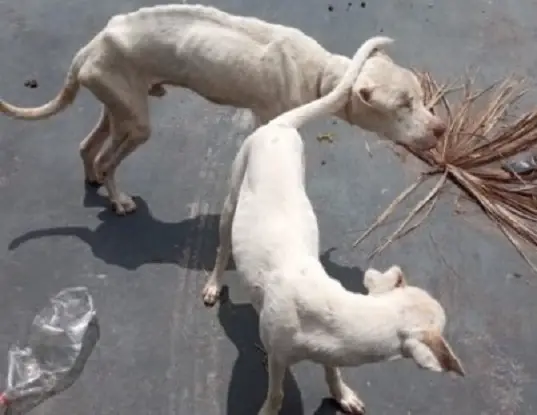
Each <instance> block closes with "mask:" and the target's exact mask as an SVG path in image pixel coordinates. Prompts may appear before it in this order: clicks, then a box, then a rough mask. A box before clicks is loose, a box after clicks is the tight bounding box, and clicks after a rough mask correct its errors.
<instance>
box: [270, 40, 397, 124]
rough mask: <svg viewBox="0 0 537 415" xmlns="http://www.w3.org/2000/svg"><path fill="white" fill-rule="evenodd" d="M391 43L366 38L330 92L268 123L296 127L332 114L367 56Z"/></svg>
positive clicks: (345, 96)
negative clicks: (320, 116) (325, 114)
mask: <svg viewBox="0 0 537 415" xmlns="http://www.w3.org/2000/svg"><path fill="white" fill-rule="evenodd" d="M391 43H393V39H392V38H389V37H386V36H375V37H372V38H370V39H368V40H367V41H365V42H364V43H363V44H362V46H360V48H359V49H358V50H357V51H356V53H355V54H354V56H353V58H352V61H351V63H350V64H349V67H348V69H347V71H346V72H345V74H344V75H343V77H342V78H341V81H340V82H339V84H338V85H337V86H336V87H335V88H334V89H333V90H332V91H331V92H330V93H328V94H327V95H325V96H324V97H321V98H318V99H316V100H315V101H312V102H310V103H308V104H305V105H302V106H300V107H297V108H293V109H292V110H290V111H287V112H285V113H283V114H281V115H279V116H278V117H276V118H274V119H273V120H272V121H270V123H269V124H283V125H286V126H290V127H293V128H297V129H298V128H300V127H301V126H302V125H304V124H305V123H307V122H308V121H310V120H312V119H314V118H316V117H318V116H319V115H321V114H324V113H327V114H332V113H334V112H336V111H337V110H339V109H340V108H341V107H342V106H343V105H345V102H346V100H347V93H348V91H349V89H350V88H351V87H352V85H353V83H354V82H355V81H356V78H357V77H358V75H359V73H360V70H361V69H362V67H363V66H364V63H365V61H366V60H367V58H369V56H370V55H371V53H373V52H374V51H375V50H376V49H380V48H381V47H383V46H386V45H389V44H391Z"/></svg>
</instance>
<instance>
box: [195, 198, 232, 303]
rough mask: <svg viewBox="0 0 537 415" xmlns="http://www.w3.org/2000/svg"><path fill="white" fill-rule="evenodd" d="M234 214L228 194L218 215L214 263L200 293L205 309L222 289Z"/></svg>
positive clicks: (229, 252)
mask: <svg viewBox="0 0 537 415" xmlns="http://www.w3.org/2000/svg"><path fill="white" fill-rule="evenodd" d="M234 214H235V204H234V203H233V200H232V195H231V194H229V195H228V196H227V197H226V201H225V202H224V207H223V208H222V213H221V215H220V225H219V233H220V242H219V246H218V250H217V254H216V262H215V265H214V268H213V271H212V272H211V274H210V275H209V278H208V279H207V282H206V283H205V287H204V288H203V292H202V297H203V303H204V304H205V305H206V306H207V307H212V306H213V305H215V304H216V301H217V300H218V296H219V295H220V290H221V289H222V277H223V274H224V271H225V270H226V266H227V264H228V262H229V256H230V254H231V224H232V222H233V215H234Z"/></svg>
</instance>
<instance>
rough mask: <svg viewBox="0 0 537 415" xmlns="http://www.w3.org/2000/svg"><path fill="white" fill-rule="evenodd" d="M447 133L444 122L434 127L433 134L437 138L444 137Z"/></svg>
mask: <svg viewBox="0 0 537 415" xmlns="http://www.w3.org/2000/svg"><path fill="white" fill-rule="evenodd" d="M445 132H446V124H444V123H443V122H439V123H436V124H435V125H434V126H433V134H434V136H435V137H436V138H440V137H442V136H443V135H444V133H445Z"/></svg>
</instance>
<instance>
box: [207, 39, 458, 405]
mask: <svg viewBox="0 0 537 415" xmlns="http://www.w3.org/2000/svg"><path fill="white" fill-rule="evenodd" d="M389 42H390V39H389V38H382V37H380V38H379V37H376V38H372V39H370V40H368V41H367V42H365V43H364V45H363V46H362V47H361V48H360V49H359V50H358V52H357V53H356V55H355V58H354V60H353V63H352V64H351V65H349V66H348V67H349V69H348V71H347V72H346V73H345V75H344V76H343V78H342V81H341V83H340V84H339V85H338V86H336V87H335V89H333V90H332V92H330V93H329V94H328V95H326V96H324V97H323V98H321V99H318V100H316V101H313V102H311V103H309V104H306V105H304V106H301V107H298V108H296V109H293V110H291V111H289V112H287V113H284V114H283V115H280V116H278V117H277V118H275V119H274V120H273V121H270V122H269V123H268V124H266V125H264V126H262V127H261V128H259V129H258V130H257V131H255V132H254V133H253V134H252V135H250V136H249V137H248V138H247V139H246V140H245V142H244V143H243V145H242V147H241V148H240V150H239V152H238V154H237V156H236V158H235V160H234V162H233V166H232V172H231V182H230V190H229V194H228V196H227V198H226V201H225V203H224V207H223V211H222V216H221V219H220V246H219V249H218V255H217V259H216V264H215V268H214V270H213V272H212V273H211V275H210V276H209V278H208V281H207V283H206V285H205V287H204V289H203V300H204V302H205V304H206V305H209V306H210V305H214V304H215V302H216V300H217V298H218V295H219V292H220V290H221V284H222V281H221V280H222V275H223V272H224V269H225V266H226V264H227V261H228V259H229V255H230V249H231V250H232V251H233V257H234V260H235V263H236V266H237V270H238V272H239V274H240V275H241V276H242V278H243V280H244V282H245V284H246V286H247V288H248V290H249V292H250V300H251V302H252V304H253V306H254V308H255V309H256V311H257V312H258V313H259V326H260V336H261V340H262V342H263V345H264V347H265V349H266V351H267V353H268V372H269V388H268V393H267V398H266V400H265V403H264V404H263V407H262V409H261V411H260V414H261V415H276V414H277V413H278V412H279V409H280V406H281V401H282V398H283V391H282V382H283V378H284V373H285V370H286V368H287V367H288V366H289V365H292V364H294V363H296V362H298V361H301V360H305V359H308V360H312V361H314V362H317V363H320V364H322V365H323V366H324V369H325V376H326V381H327V383H328V387H329V389H330V392H331V394H332V396H333V397H334V398H335V399H336V400H337V402H339V404H340V405H341V406H342V407H343V409H345V410H346V411H347V412H350V413H353V414H362V413H363V412H364V404H363V403H362V401H361V400H360V398H359V397H358V396H357V395H356V394H355V393H354V392H353V391H352V390H351V389H350V388H349V387H348V386H347V385H346V384H345V383H344V382H343V380H342V377H341V374H340V371H339V370H338V369H337V367H340V366H357V365H361V364H364V363H370V362H377V361H383V360H393V359H397V358H401V357H411V358H413V359H414V360H415V361H416V363H417V364H418V365H419V366H421V367H424V368H427V369H430V370H433V371H454V372H457V373H459V374H461V375H463V373H464V372H463V369H462V366H461V364H460V362H459V360H458V359H457V357H456V356H455V355H454V354H453V352H452V351H451V349H450V347H449V345H448V344H447V342H446V341H445V340H444V339H443V337H442V334H441V333H442V331H443V329H444V325H445V320H446V318H445V314H444V310H443V309H442V307H441V306H440V304H439V303H438V302H437V301H436V300H434V299H433V298H432V297H431V296H430V295H429V294H427V293H426V292H425V291H423V290H421V289H419V288H416V287H409V286H407V285H406V282H405V278H404V276H403V274H402V272H401V270H400V269H399V268H397V267H392V268H391V269H390V270H388V271H387V272H386V273H385V274H384V275H383V276H382V275H380V276H379V273H378V271H375V270H369V271H368V272H367V275H366V278H365V284H366V285H367V287H368V288H369V290H370V292H371V295H361V294H355V293H353V292H349V291H347V290H345V288H343V286H342V285H341V284H340V283H339V282H338V281H336V280H334V279H332V278H330V277H329V276H328V275H327V274H326V272H325V270H324V269H323V266H322V265H321V263H320V261H319V235H318V227H317V219H316V217H315V214H314V212H313V208H312V206H311V203H310V201H309V199H308V197H307V195H306V191H305V186H304V181H305V164H304V150H303V142H302V139H301V137H300V135H299V133H298V131H297V129H298V128H299V127H300V126H301V125H303V124H304V123H305V122H307V121H308V120H311V119H312V118H314V117H316V116H319V115H322V114H323V113H331V112H335V111H337V110H338V109H339V108H341V106H343V105H345V102H346V96H347V93H348V91H349V90H350V89H351V87H352V84H353V81H354V79H355V77H356V75H357V74H358V70H359V68H360V67H361V65H362V64H363V62H364V60H365V59H366V58H367V56H368V54H369V53H370V52H371V51H372V50H373V48H379V47H381V46H383V45H385V44H387V43H389ZM380 277H382V278H380Z"/></svg>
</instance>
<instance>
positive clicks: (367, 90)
mask: <svg viewBox="0 0 537 415" xmlns="http://www.w3.org/2000/svg"><path fill="white" fill-rule="evenodd" d="M372 95H373V87H371V86H364V87H361V88H360V89H359V90H358V96H359V97H360V99H361V100H362V101H363V102H364V103H365V104H367V105H371V97H372Z"/></svg>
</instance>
